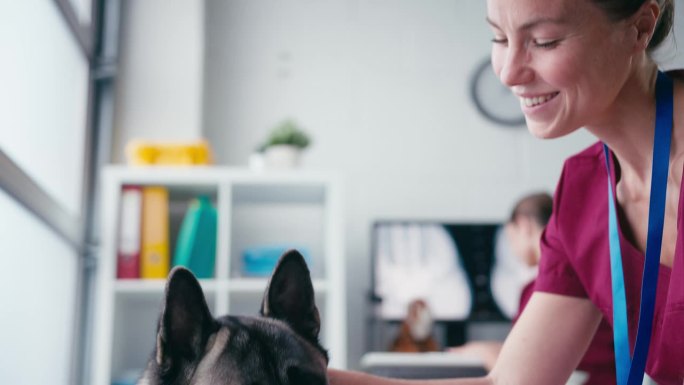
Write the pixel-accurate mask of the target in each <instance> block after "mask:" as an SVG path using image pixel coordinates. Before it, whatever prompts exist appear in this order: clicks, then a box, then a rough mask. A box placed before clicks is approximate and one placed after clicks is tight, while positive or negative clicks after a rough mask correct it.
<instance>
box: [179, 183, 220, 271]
mask: <svg viewBox="0 0 684 385" xmlns="http://www.w3.org/2000/svg"><path fill="white" fill-rule="evenodd" d="M216 219H217V215H216V208H214V206H213V205H212V204H211V200H210V199H209V197H207V196H199V197H197V198H196V199H193V200H192V202H191V203H190V206H189V207H188V210H187V212H186V213H185V217H184V218H183V223H182V224H181V227H180V231H179V232H178V240H177V242H176V251H175V253H174V256H173V265H174V266H185V267H187V268H188V269H190V271H192V272H193V273H194V274H195V276H197V278H212V277H213V276H214V265H215V261H216Z"/></svg>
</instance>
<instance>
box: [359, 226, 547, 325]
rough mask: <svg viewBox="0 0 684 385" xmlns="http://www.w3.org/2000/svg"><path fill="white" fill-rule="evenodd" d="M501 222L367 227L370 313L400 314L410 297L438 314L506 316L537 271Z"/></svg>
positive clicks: (446, 317) (445, 317)
mask: <svg viewBox="0 0 684 385" xmlns="http://www.w3.org/2000/svg"><path fill="white" fill-rule="evenodd" d="M504 237H505V235H504V232H503V227H502V226H501V224H500V223H494V222H488V223H468V222H446V221H420V220H382V221H377V222H376V223H375V224H374V225H373V230H372V257H371V259H372V295H373V298H374V299H375V303H374V316H375V317H376V318H379V319H382V320H388V321H392V320H394V321H398V320H401V319H403V318H404V317H405V316H406V310H407V308H408V304H409V303H410V302H411V301H412V300H414V299H422V300H424V301H426V302H427V304H428V306H429V308H430V310H431V312H432V315H433V317H434V318H435V320H437V321H464V322H479V321H483V322H486V321H507V320H510V319H511V318H512V317H513V316H514V315H515V313H516V312H517V308H518V302H519V297H520V291H521V290H522V287H523V286H524V284H526V283H527V282H529V281H531V280H532V279H533V278H534V274H535V273H536V272H535V271H533V270H532V269H530V268H528V267H526V266H524V264H523V263H522V262H521V261H520V260H519V258H517V257H515V256H514V255H512V254H511V252H510V251H509V250H508V248H507V243H506V241H505V238H504Z"/></svg>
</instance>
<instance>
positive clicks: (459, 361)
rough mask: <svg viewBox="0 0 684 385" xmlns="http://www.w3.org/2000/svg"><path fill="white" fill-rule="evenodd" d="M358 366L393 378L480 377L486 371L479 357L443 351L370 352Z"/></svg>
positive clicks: (372, 372)
mask: <svg viewBox="0 0 684 385" xmlns="http://www.w3.org/2000/svg"><path fill="white" fill-rule="evenodd" d="M361 368H362V369H363V370H364V371H365V372H367V373H371V374H374V375H377V376H383V377H393V378H456V377H481V376H484V375H485V374H487V371H486V370H485V368H484V367H483V362H482V360H481V359H480V358H479V357H477V356H472V355H464V354H456V353H444V352H430V353H391V352H370V353H366V354H364V355H363V357H361Z"/></svg>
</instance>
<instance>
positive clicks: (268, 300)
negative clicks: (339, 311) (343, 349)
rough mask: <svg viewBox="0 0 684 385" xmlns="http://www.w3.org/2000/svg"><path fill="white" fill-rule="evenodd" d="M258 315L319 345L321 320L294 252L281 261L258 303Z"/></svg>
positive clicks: (304, 269)
mask: <svg viewBox="0 0 684 385" xmlns="http://www.w3.org/2000/svg"><path fill="white" fill-rule="evenodd" d="M261 315H263V316H265V317H271V318H276V319H279V320H282V321H285V322H286V323H287V324H289V325H290V327H292V329H294V331H296V332H297V333H299V335H301V336H302V337H305V338H307V339H309V340H310V341H313V342H314V343H316V342H318V332H319V330H320V328H321V319H320V316H319V314H318V309H317V308H316V303H315V301H314V291H313V284H312V283H311V275H310V273H309V268H308V267H307V266H306V262H305V261H304V257H302V255H301V254H299V252H298V251H297V250H289V251H287V252H286V253H285V254H283V256H282V257H280V261H279V262H278V265H277V266H276V268H275V271H274V272H273V275H272V276H271V280H270V282H269V283H268V287H267V288H266V293H265V294H264V300H263V302H262V303H261Z"/></svg>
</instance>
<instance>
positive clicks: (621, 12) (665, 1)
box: [593, 0, 674, 51]
mask: <svg viewBox="0 0 684 385" xmlns="http://www.w3.org/2000/svg"><path fill="white" fill-rule="evenodd" d="M593 1H594V3H595V4H596V5H598V6H599V7H601V9H603V10H604V11H605V12H606V14H607V15H608V17H609V18H610V19H611V20H613V21H618V20H623V19H626V18H628V17H630V16H632V15H633V14H634V13H635V12H636V11H638V10H639V8H641V6H642V5H644V3H645V2H646V1H648V0H593ZM658 5H660V17H659V19H658V24H657V25H656V27H655V30H654V31H653V36H652V37H651V41H650V42H649V43H648V50H649V51H652V50H653V49H655V48H657V47H658V46H659V45H660V43H662V42H663V40H665V38H666V37H667V35H668V34H669V33H670V30H671V29H672V24H673V22H674V20H673V19H674V0H658Z"/></svg>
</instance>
